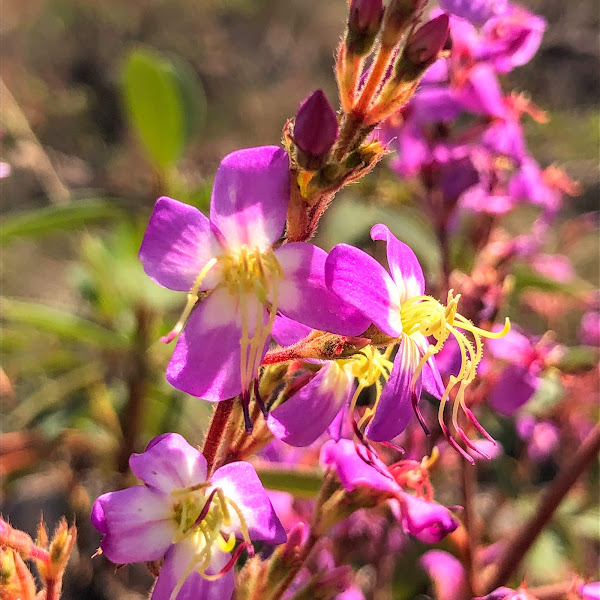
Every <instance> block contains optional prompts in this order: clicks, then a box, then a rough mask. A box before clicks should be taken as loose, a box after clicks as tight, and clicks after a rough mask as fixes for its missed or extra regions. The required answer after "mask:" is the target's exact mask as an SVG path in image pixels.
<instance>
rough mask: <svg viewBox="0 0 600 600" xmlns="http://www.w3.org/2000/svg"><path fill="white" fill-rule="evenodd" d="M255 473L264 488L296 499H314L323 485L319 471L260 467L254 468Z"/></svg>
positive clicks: (269, 466) (268, 466)
mask: <svg viewBox="0 0 600 600" xmlns="http://www.w3.org/2000/svg"><path fill="white" fill-rule="evenodd" d="M256 472H257V473H258V476H259V478H260V480H261V481H262V484H263V485H264V486H265V487H266V488H268V489H270V490H278V491H280V492H288V493H289V494H292V495H293V496H296V497H298V498H316V496H317V494H318V493H319V490H320V489H321V484H322V483H323V474H322V472H321V471H320V470H319V469H311V468H302V469H301V468H299V467H293V468H291V467H290V468H283V467H275V466H271V465H261V466H257V467H256Z"/></svg>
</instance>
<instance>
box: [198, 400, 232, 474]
mask: <svg viewBox="0 0 600 600" xmlns="http://www.w3.org/2000/svg"><path fill="white" fill-rule="evenodd" d="M235 400H236V399H235V398H232V399H230V400H222V401H221V402H219V403H218V404H217V407H216V408H215V412H214V414H213V417H212V420H211V422H210V427H209V428H208V433H207V434H206V439H205V440H204V446H203V448H202V454H204V458H206V462H207V463H208V476H209V477H210V475H211V474H212V472H213V471H214V468H215V463H216V461H217V457H218V454H219V449H220V448H221V442H222V440H223V438H224V437H225V433H226V432H227V426H228V424H229V417H230V416H231V413H232V411H233V406H234V402H235Z"/></svg>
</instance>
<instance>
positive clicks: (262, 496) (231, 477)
mask: <svg viewBox="0 0 600 600" xmlns="http://www.w3.org/2000/svg"><path fill="white" fill-rule="evenodd" d="M210 481H211V483H212V484H213V486H214V487H219V488H221V489H222V490H223V493H224V494H225V496H226V497H227V498H229V499H231V500H233V502H235V503H236V504H237V506H238V508H239V509H240V511H241V512H242V515H243V516H244V520H245V521H246V525H247V526H248V532H249V534H250V539H251V540H256V541H259V540H260V541H264V542H268V543H269V544H283V542H285V540H286V539H287V535H286V533H285V530H284V529H283V526H282V524H281V522H280V521H279V518H278V517H277V515H276V514H275V511H274V510H273V505H272V504H271V501H270V500H269V496H267V492H265V489H264V487H263V485H262V483H261V481H260V479H259V478H258V475H257V474H256V471H255V470H254V467H253V466H252V465H251V464H250V463H247V462H244V461H239V462H233V463H229V464H227V465H225V466H223V467H221V468H220V469H217V470H216V471H215V473H214V475H213V476H212V477H211V478H210ZM231 513H232V515H231V516H232V530H233V531H235V532H236V533H237V534H238V535H239V533H240V528H239V519H238V518H237V516H236V514H235V511H231Z"/></svg>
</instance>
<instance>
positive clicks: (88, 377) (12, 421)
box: [8, 363, 104, 431]
mask: <svg viewBox="0 0 600 600" xmlns="http://www.w3.org/2000/svg"><path fill="white" fill-rule="evenodd" d="M103 371H104V367H103V366H102V365H101V364H100V363H88V364H86V365H83V366H82V367H79V368H77V369H73V370H71V371H68V372H67V373H65V374H64V375H61V376H60V377H56V378H54V379H50V380H49V381H48V382H47V383H45V384H44V385H43V386H42V387H41V388H40V389H38V390H37V391H36V392H34V393H33V394H32V395H31V396H29V398H26V399H25V400H23V401H22V402H20V403H19V405H18V406H17V407H16V408H15V409H14V410H13V411H12V412H11V413H10V415H9V416H8V425H9V430H11V431H18V430H19V429H23V428H24V427H26V426H27V425H29V423H31V422H32V421H33V420H34V419H36V418H37V417H38V416H39V415H41V414H42V413H43V412H46V411H48V410H50V409H52V408H53V407H55V406H57V405H59V404H60V403H61V402H62V400H63V399H64V398H66V397H67V396H70V395H71V394H72V393H73V392H75V391H77V390H80V389H82V388H85V387H87V386H88V385H91V384H93V383H96V382H97V381H100V380H101V379H102V378H103V376H104V372H103Z"/></svg>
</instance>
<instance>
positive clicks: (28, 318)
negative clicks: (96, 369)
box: [2, 298, 129, 350]
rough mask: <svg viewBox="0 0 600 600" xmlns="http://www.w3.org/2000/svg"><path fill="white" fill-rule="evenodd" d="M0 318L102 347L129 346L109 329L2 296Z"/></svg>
mask: <svg viewBox="0 0 600 600" xmlns="http://www.w3.org/2000/svg"><path fill="white" fill-rule="evenodd" d="M2 317H3V318H4V319H6V320H8V321H13V322H17V323H23V324H27V325H31V326H32V327H35V328H36V329H39V330H42V331H47V332H50V333H54V334H56V335H58V336H60V337H63V338H67V339H71V340H76V341H79V342H84V343H86V344H92V345H94V346H99V347H101V348H105V349H111V350H123V349H125V348H128V346H129V342H128V340H127V338H125V337H123V336H121V335H119V334H118V333H116V332H114V331H111V330H110V329H106V328H105V327H102V326H100V325H97V324H96V323H93V322H92V321H88V320H87V319H82V318H81V317H78V316H76V315H73V314H71V313H68V312H66V311H63V310H60V309H57V308H51V307H49V306H45V305H44V304H38V303H36V302H27V301H24V300H14V299H12V298H2Z"/></svg>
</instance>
